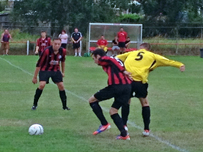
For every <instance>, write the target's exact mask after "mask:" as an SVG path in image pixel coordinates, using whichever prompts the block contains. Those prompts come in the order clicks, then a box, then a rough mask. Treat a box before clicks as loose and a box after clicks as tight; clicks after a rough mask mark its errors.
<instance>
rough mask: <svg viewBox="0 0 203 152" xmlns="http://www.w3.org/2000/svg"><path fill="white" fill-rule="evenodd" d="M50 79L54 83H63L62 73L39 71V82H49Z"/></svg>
mask: <svg viewBox="0 0 203 152" xmlns="http://www.w3.org/2000/svg"><path fill="white" fill-rule="evenodd" d="M49 78H51V79H52V81H53V82H54V83H58V82H63V76H62V74H61V71H39V81H46V82H49Z"/></svg>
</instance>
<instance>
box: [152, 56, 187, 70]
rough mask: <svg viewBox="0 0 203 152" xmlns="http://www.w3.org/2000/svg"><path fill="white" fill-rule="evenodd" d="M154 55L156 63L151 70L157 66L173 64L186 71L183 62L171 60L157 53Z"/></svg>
mask: <svg viewBox="0 0 203 152" xmlns="http://www.w3.org/2000/svg"><path fill="white" fill-rule="evenodd" d="M154 56H155V60H156V63H155V64H154V65H153V66H152V67H151V68H150V70H154V69H155V68H157V67H160V66H172V67H176V68H179V69H180V71H181V72H183V71H185V65H184V64H183V63H181V62H178V61H174V60H170V59H168V58H166V57H163V56H161V55H158V54H155V55H154Z"/></svg>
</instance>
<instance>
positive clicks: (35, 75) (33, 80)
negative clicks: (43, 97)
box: [32, 67, 40, 84]
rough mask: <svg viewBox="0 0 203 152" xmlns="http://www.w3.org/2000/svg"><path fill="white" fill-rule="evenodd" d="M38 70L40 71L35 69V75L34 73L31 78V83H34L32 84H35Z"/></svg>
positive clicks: (37, 68) (38, 68)
mask: <svg viewBox="0 0 203 152" xmlns="http://www.w3.org/2000/svg"><path fill="white" fill-rule="evenodd" d="M39 70H40V67H36V69H35V73H34V76H33V79H32V83H34V84H36V83H37V75H38V73H39Z"/></svg>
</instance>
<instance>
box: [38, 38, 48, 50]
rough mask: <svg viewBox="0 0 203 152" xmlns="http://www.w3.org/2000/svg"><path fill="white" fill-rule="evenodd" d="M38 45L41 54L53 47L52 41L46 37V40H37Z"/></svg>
mask: <svg viewBox="0 0 203 152" xmlns="http://www.w3.org/2000/svg"><path fill="white" fill-rule="evenodd" d="M36 45H37V46H39V52H43V51H44V49H45V48H47V47H48V46H51V39H50V38H49V37H46V38H45V39H43V38H42V37H40V38H39V39H37V44H36Z"/></svg>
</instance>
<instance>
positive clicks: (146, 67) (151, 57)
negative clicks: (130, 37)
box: [116, 49, 184, 83]
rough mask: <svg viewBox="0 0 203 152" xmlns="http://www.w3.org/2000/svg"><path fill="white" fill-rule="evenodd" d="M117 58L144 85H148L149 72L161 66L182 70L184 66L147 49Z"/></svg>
mask: <svg viewBox="0 0 203 152" xmlns="http://www.w3.org/2000/svg"><path fill="white" fill-rule="evenodd" d="M116 57H117V58H118V59H120V60H121V61H122V62H123V63H124V65H125V69H126V70H127V71H128V72H130V73H131V74H132V78H133V80H134V81H142V83H147V81H148V80H147V78H148V75H149V72H150V71H152V70H154V69H155V68H157V67H159V66H173V67H177V68H180V67H181V66H182V65H184V64H183V63H181V62H177V61H173V60H169V59H167V58H165V57H163V56H161V55H158V54H155V53H152V52H150V51H147V50H145V49H140V50H138V51H132V52H128V53H124V54H120V55H117V56H116Z"/></svg>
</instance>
